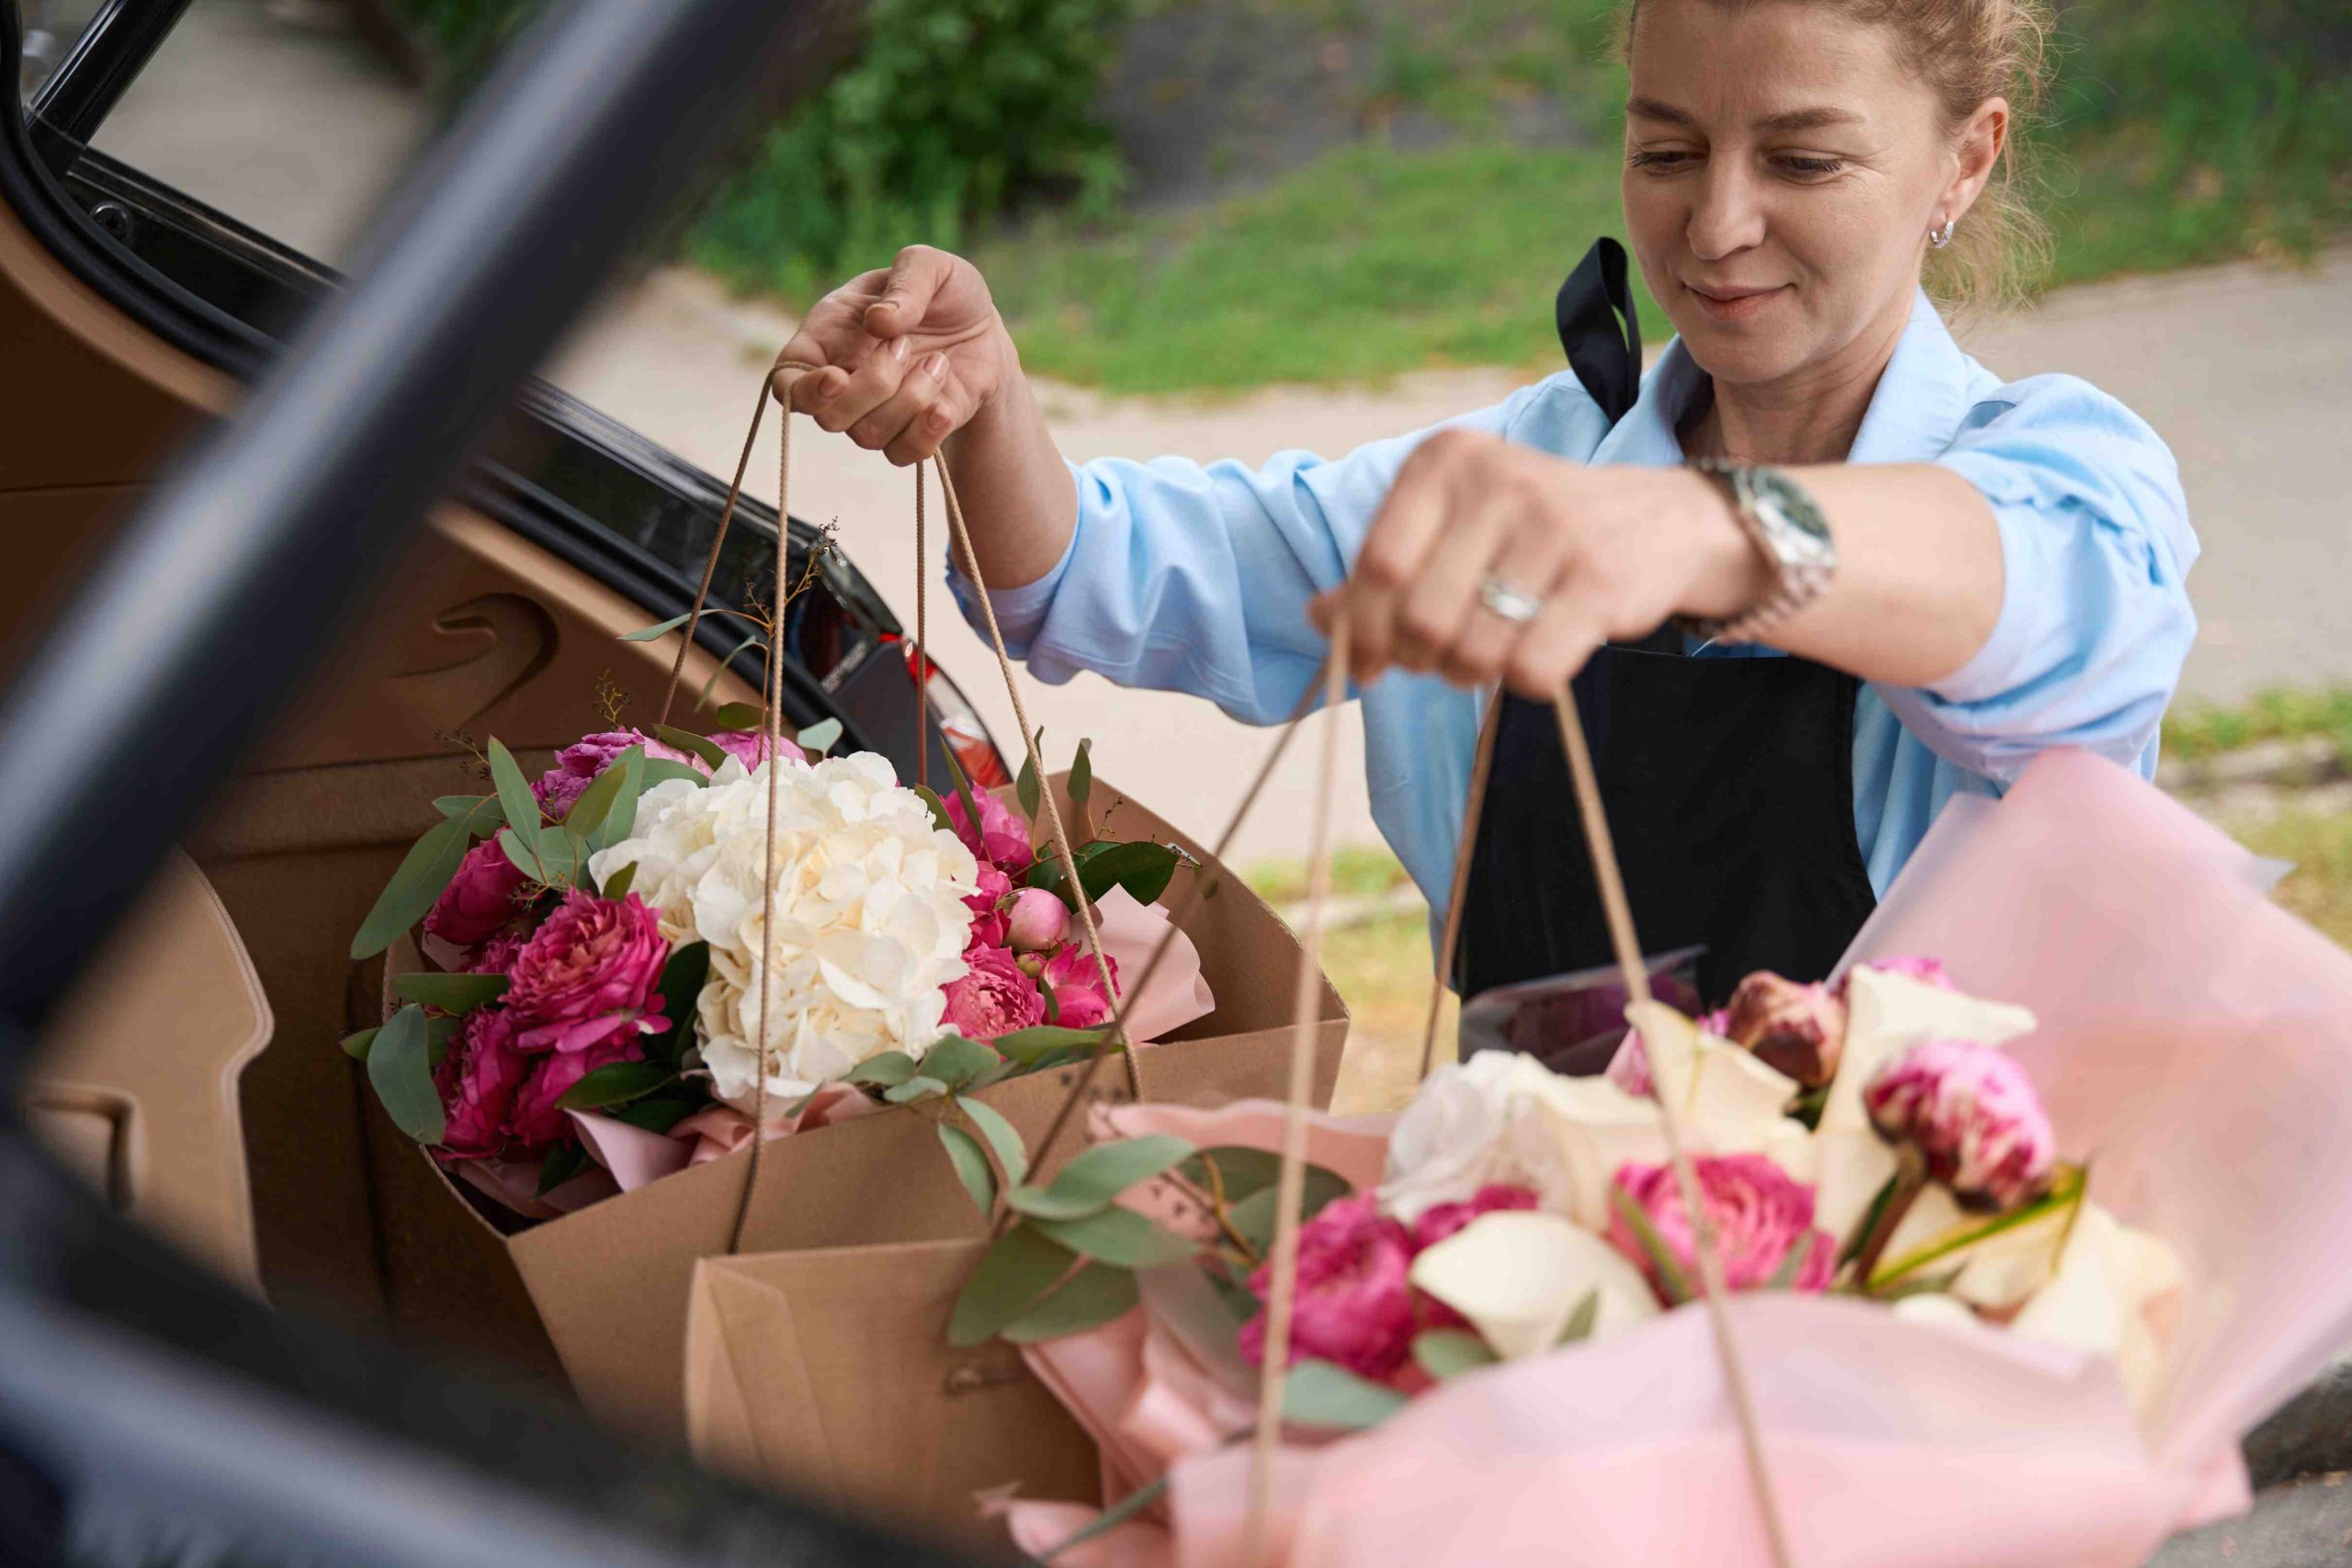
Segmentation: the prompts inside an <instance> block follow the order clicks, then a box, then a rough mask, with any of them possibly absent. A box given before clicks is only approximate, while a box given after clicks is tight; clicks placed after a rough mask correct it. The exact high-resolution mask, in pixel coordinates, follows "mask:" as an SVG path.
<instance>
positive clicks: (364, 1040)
mask: <svg viewBox="0 0 2352 1568" xmlns="http://www.w3.org/2000/svg"><path fill="white" fill-rule="evenodd" d="M336 1043H337V1044H339V1045H341V1046H342V1047H343V1054H344V1055H346V1056H348V1057H350V1058H351V1059H352V1060H353V1061H355V1062H364V1061H366V1060H367V1059H368V1046H370V1045H372V1044H374V1043H376V1031H374V1030H372V1029H359V1030H354V1031H353V1032H351V1033H349V1034H346V1035H345V1036H344V1037H343V1038H342V1039H341V1040H339V1041H337V1042H336Z"/></svg>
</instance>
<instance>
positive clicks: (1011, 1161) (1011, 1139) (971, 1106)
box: [956, 1099, 1029, 1184]
mask: <svg viewBox="0 0 2352 1568" xmlns="http://www.w3.org/2000/svg"><path fill="white" fill-rule="evenodd" d="M956 1109H957V1110H959V1111H962V1112H963V1113H964V1114H965V1115H967V1116H968V1117H970V1118H971V1120H972V1125H973V1126H975V1127H978V1129H979V1130H980V1136H981V1137H983V1138H986V1139H987V1140H988V1141H989V1147H990V1148H992V1149H994V1150H995V1151H996V1163H997V1164H999V1165H1001V1166H1002V1167H1003V1168H1004V1179H1006V1180H1007V1181H1011V1182H1014V1183H1016V1184H1017V1183H1019V1182H1023V1181H1026V1180H1027V1179H1029V1151H1028V1150H1026V1149H1024V1148H1023V1147H1022V1146H1021V1134H1019V1133H1017V1132H1015V1131H1014V1130H1013V1126H1012V1122H1008V1121H1006V1120H1005V1119H1004V1112H1002V1111H999V1110H998V1109H997V1108H996V1107H995V1106H993V1105H990V1104H989V1103H988V1102H987V1101H986V1100H962V1099H959V1100H956Z"/></svg>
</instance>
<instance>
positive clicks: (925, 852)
mask: <svg viewBox="0 0 2352 1568" xmlns="http://www.w3.org/2000/svg"><path fill="white" fill-rule="evenodd" d="M767 789H768V784H767V769H766V768H765V767H764V766H763V767H762V768H760V769H758V770H756V771H754V772H752V773H744V772H743V769H742V765H741V762H740V761H736V760H735V759H732V758H730V759H729V761H728V762H727V764H725V765H724V766H721V767H720V768H719V769H718V770H717V771H716V772H715V773H713V774H712V776H711V782H710V784H708V785H707V787H696V786H695V784H691V783H688V782H686V781H684V780H673V781H670V782H667V783H664V784H660V785H657V786H656V787H655V788H654V789H651V790H648V791H647V792H646V793H645V795H643V796H642V797H641V798H640V800H639V807H638V818H637V823H636V831H635V834H634V836H632V837H631V838H629V839H628V840H624V841H623V842H620V843H617V844H615V845H613V846H612V847H611V848H609V849H606V850H603V851H600V852H598V853H597V854H595V855H594V857H592V858H591V860H590V862H589V869H590V871H591V872H592V873H594V874H595V875H596V876H597V877H598V878H599V879H600V880H601V879H602V878H603V877H605V875H606V874H609V873H611V872H615V871H617V870H619V869H620V868H621V867H622V866H624V865H628V864H634V865H636V867H637V875H636V880H635V882H634V883H633V885H632V887H633V890H634V891H635V892H636V893H637V894H638V896H639V897H641V898H643V899H644V900H645V901H646V903H648V904H650V905H651V906H652V907H653V908H656V909H658V910H659V911H660V912H661V917H662V935H663V936H664V937H666V938H668V939H669V940H670V941H672V942H708V943H709V944H710V977H709V979H708V981H707V982H706V984H705V985H704V987H703V991H702V995H701V996H700V997H699V998H697V1000H696V1018H697V1021H698V1023H699V1025H700V1028H699V1032H700V1034H701V1037H702V1055H703V1062H704V1065H705V1066H707V1068H708V1069H709V1071H710V1075H711V1087H712V1089H713V1092H715V1093H716V1094H717V1095H718V1098H719V1099H721V1100H726V1101H728V1102H729V1104H733V1105H736V1106H737V1107H738V1108H740V1109H749V1108H750V1106H751V1104H752V1100H753V1099H754V1094H755V1088H756V1085H757V1083H758V1081H759V1078H760V1077H761V1075H762V1069H763V1064H764V1069H765V1076H766V1077H767V1083H768V1092H769V1093H770V1094H771V1095H776V1096H793V1095H800V1094H806V1093H808V1092H809V1090H810V1089H814V1088H816V1087H817V1085H819V1084H820V1083H822V1082H824V1081H825V1080H827V1079H829V1078H834V1077H840V1076H841V1075H842V1073H845V1072H847V1071H848V1070H849V1069H850V1068H851V1067H854V1066H856V1065H857V1064H858V1063H860V1062H862V1061H865V1059H867V1058H868V1057H870V1056H875V1055H880V1054H881V1053H883V1052H885V1051H904V1052H906V1053H908V1054H909V1055H915V1056H920V1055H922V1052H923V1051H924V1049H925V1048H927V1047H928V1046H929V1045H930V1044H931V1043H932V1041H933V1040H934V1039H935V1038H937V1037H938V1035H939V1033H940V1031H941V1021H942V1019H943V1017H944V1013H945V1009H946V1001H945V998H944V996H943V995H942V992H943V989H944V987H945V986H946V985H947V984H948V983H949V982H950V981H952V980H955V979H956V978H957V977H959V976H962V974H963V973H964V961H963V953H964V946H965V943H966V942H967V940H968V939H969V937H970V934H971V926H972V913H971V910H970V909H969V908H967V906H966V905H965V903H964V900H965V899H966V898H967V897H969V896H970V895H971V894H972V893H973V892H975V891H977V889H978V863H976V862H975V861H974V860H973V858H972V853H971V852H970V851H969V850H967V849H966V848H965V847H964V845H963V843H962V842H961V841H960V840H957V839H956V835H955V834H953V833H951V832H949V831H947V830H946V829H942V828H940V827H939V826H938V825H937V824H936V823H935V822H934V821H933V818H932V815H931V808H930V807H929V805H928V804H927V803H926V802H925V801H924V800H923V799H922V796H920V795H916V794H915V793H914V792H913V791H912V790H909V789H902V788H900V787H899V784H898V782H897V779H896V777H895V776H894V775H893V773H892V772H891V769H890V764H889V762H888V761H886V760H885V759H883V758H881V757H878V756H876V755H875V754H874V753H872V752H858V753H855V754H854V755H851V756H847V757H836V758H830V759H828V760H826V761H822V762H819V763H817V764H816V765H814V766H813V767H812V766H810V765H809V764H807V763H802V762H792V761H786V763H784V764H783V767H782V771H781V773H779V775H778V777H777V779H776V801H775V832H776V855H775V882H774V885H773V888H772V890H771V889H770V888H767V887H763V870H764V868H765V866H766V863H767V820H768V799H767ZM771 891H772V893H773V900H774V908H775V916H774V918H775V930H774V932H773V936H772V940H764V941H763V905H764V904H765V902H766V900H767V897H768V895H769V894H770V892H771ZM763 950H764V951H765V952H766V953H768V954H769V955H770V957H771V958H772V961H773V962H774V964H775V974H774V975H773V976H772V977H771V978H770V981H769V996H768V998H767V1003H766V1006H767V1028H766V1031H765V1033H764V1036H763V1034H762V1031H761V1028H760V1012H761V998H760V978H761V968H762V964H761V954H762V953H763Z"/></svg>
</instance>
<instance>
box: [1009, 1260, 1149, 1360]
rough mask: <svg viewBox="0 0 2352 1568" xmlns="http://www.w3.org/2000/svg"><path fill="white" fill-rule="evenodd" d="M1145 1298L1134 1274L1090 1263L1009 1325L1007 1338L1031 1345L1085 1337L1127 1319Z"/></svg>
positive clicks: (1017, 1342)
mask: <svg viewBox="0 0 2352 1568" xmlns="http://www.w3.org/2000/svg"><path fill="white" fill-rule="evenodd" d="M1142 1299H1143V1292H1141V1291H1139V1290H1138V1289H1136V1277H1135V1275H1134V1274H1133V1273H1131V1272H1129V1271H1128V1270H1126V1269H1114V1268H1112V1267H1110V1266H1109V1265H1107V1264H1103V1263H1090V1264H1088V1265H1087V1266H1086V1267H1085V1268H1083V1269H1080V1270H1079V1271H1078V1272H1077V1273H1075V1274H1073V1275H1071V1276H1070V1277H1069V1280H1066V1281H1064V1282H1063V1284H1062V1287H1061V1289H1059V1290H1057V1291H1056V1292H1054V1293H1053V1294H1052V1295H1050V1296H1047V1297H1046V1299H1045V1300H1044V1301H1041V1302H1039V1303H1037V1304H1036V1305H1035V1306H1033V1307H1031V1308H1030V1309H1029V1310H1028V1311H1027V1312H1024V1313H1023V1314H1021V1315H1020V1316H1019V1317H1016V1318H1014V1319H1013V1320H1012V1322H1011V1323H1008V1324H1006V1325H1004V1337H1005V1338H1006V1339H1008V1340H1010V1341H1012V1343H1013V1344H1015V1345H1032V1344H1035V1343H1036V1342H1037V1341H1038V1340H1040V1339H1059V1338H1061V1337H1063V1336H1064V1335H1069V1334H1083V1333H1084V1332H1085V1331H1086V1330H1088V1329H1090V1328H1098V1327H1100V1326H1102V1325H1103V1324H1106V1323H1108V1322H1110V1321H1111V1320H1112V1319H1113V1318H1114V1317H1122V1316H1125V1314H1127V1313H1130V1312H1132V1311H1134V1310H1135V1307H1136V1303H1138V1302H1140V1301H1141V1300H1142Z"/></svg>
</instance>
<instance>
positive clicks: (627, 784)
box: [588, 746, 645, 898]
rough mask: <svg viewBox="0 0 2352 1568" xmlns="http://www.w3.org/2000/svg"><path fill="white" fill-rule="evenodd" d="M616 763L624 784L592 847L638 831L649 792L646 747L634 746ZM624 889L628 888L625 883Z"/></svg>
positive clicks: (591, 839) (590, 843)
mask: <svg viewBox="0 0 2352 1568" xmlns="http://www.w3.org/2000/svg"><path fill="white" fill-rule="evenodd" d="M613 767H614V768H615V769H617V770H618V771H619V773H620V775H621V785H620V788H619V789H618V790H616V792H614V795H613V804H612V807H611V809H609V810H607V811H606V812H605V815H604V816H603V818H600V819H599V820H598V821H597V823H596V826H595V828H594V830H593V831H591V832H590V833H589V835H588V847H589V848H590V849H592V850H609V849H611V848H612V847H613V846H614V845H615V844H617V843H621V842H623V841H625V840H627V839H628V837H629V836H630V835H631V834H633V833H635V832H636V831H637V800H638V796H639V795H643V794H644V793H645V748H644V747H642V746H632V747H630V748H629V749H628V750H626V751H624V752H622V753H621V754H620V756H619V758H618V759H616V761H614V763H613ZM621 891H622V892H626V891H628V889H627V887H626V886H624V887H623V888H622V890H621ZM620 896H621V895H620V893H616V892H611V891H607V892H606V893H605V897H608V898H617V897H620Z"/></svg>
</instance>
